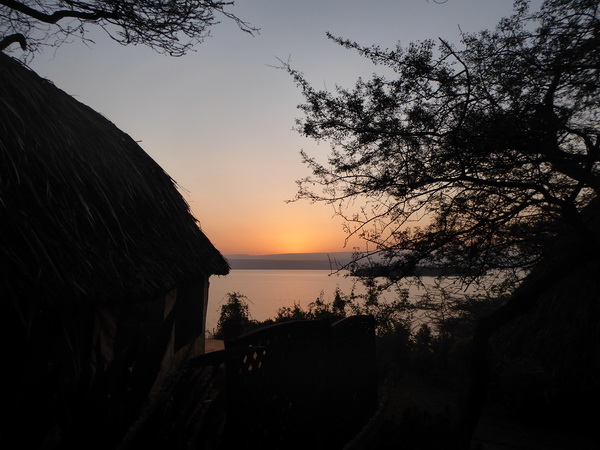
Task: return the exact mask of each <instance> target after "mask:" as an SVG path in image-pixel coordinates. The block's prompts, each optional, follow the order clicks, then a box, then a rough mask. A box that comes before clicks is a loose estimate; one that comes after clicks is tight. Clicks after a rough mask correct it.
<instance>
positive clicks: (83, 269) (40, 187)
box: [0, 54, 229, 304]
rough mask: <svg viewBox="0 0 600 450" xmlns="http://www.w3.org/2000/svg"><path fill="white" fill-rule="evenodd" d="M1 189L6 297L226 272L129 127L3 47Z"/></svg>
mask: <svg viewBox="0 0 600 450" xmlns="http://www.w3.org/2000/svg"><path fill="white" fill-rule="evenodd" d="M0 189H1V190H0V223H1V227H2V229H1V233H0V254H1V255H2V256H1V258H2V259H1V261H0V263H1V264H2V266H1V267H0V272H1V273H2V275H0V277H1V278H0V280H1V285H0V291H1V292H2V295H3V296H4V295H6V294H7V293H8V294H9V295H8V297H9V298H11V297H12V298H13V299H22V300H26V299H33V298H37V299H38V300H41V299H44V298H46V299H47V298H58V299H68V298H72V299H83V298H87V299H91V300H92V301H95V302H100V303H104V304H106V303H120V302H123V301H139V300H142V299H144V298H146V297H152V296H156V295H160V294H162V293H164V292H165V291H167V290H169V289H172V288H173V287H176V286H178V285H179V284H180V283H182V282H184V281H187V280H194V279H198V278H199V277H200V276H202V275H205V276H208V275H211V274H219V275H224V274H226V273H228V271H229V267H228V265H227V262H226V261H225V259H224V258H223V257H222V256H221V254H220V253H219V252H218V251H217V250H216V249H215V247H214V246H213V245H212V244H211V243H210V241H209V240H208V238H207V237H206V236H205V235H204V234H203V233H202V231H201V230H200V228H199V227H198V224H197V222H196V220H195V219H194V217H193V216H192V215H191V213H190V210H189V206H188V204H187V203H186V202H185V200H184V199H183V197H182V196H181V195H180V193H179V192H178V190H177V188H176V185H175V183H174V181H173V180H172V179H171V178H170V177H169V175H167V174H166V173H165V172H164V171H163V170H162V169H161V167H160V166H159V165H158V164H157V163H156V162H154V161H153V160H152V158H150V156H149V155H148V154H146V153H145V152H144V151H143V150H142V148H141V147H140V146H139V145H138V144H137V143H136V142H135V141H134V140H133V139H132V138H131V137H130V136H128V135H127V134H125V133H124V132H122V131H120V130H119V129H118V128H117V127H116V126H115V125H114V124H113V123H111V122H110V121H109V120H107V119H106V118H104V117H103V116H102V115H100V114H98V113H97V112H95V111H93V110H92V109H91V108H89V107H87V106H85V105H83V104H82V103H80V102H78V101H76V100H75V99H74V98H72V97H71V96H69V95H67V94H66V93H65V92H63V91H62V90H60V89H58V88H56V87H55V86H54V85H53V84H52V83H51V82H49V81H47V80H44V79H42V78H41V77H39V76H38V75H36V74H35V73H34V72H33V71H31V70H29V69H28V68H26V67H24V66H23V65H22V64H20V63H19V62H18V61H16V60H14V59H12V58H10V57H8V56H6V55H4V54H0Z"/></svg>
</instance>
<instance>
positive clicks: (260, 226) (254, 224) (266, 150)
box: [30, 0, 539, 254]
mask: <svg viewBox="0 0 600 450" xmlns="http://www.w3.org/2000/svg"><path fill="white" fill-rule="evenodd" d="M535 3H536V4H537V3H539V2H535ZM511 9H512V0H447V1H446V2H445V3H442V4H439V3H436V2H434V1H433V0H429V1H427V0H371V1H365V0H360V1H359V0H318V1H317V0H303V1H297V0H294V1H292V0H246V1H244V0H238V1H237V2H236V4H235V6H234V7H233V8H231V12H233V13H235V14H236V15H238V16H239V17H240V18H242V19H244V20H246V21H248V22H250V24H251V25H253V26H255V27H258V28H260V34H259V35H257V36H254V37H252V36H250V35H248V34H246V33H243V32H241V31H239V30H238V29H237V27H236V26H235V25H234V24H233V23H230V22H229V21H227V20H223V22H222V23H221V24H219V25H217V26H215V27H213V29H212V31H211V33H212V37H211V38H209V39H207V40H206V41H205V42H204V43H203V44H200V45H198V46H197V47H196V48H195V50H196V51H195V52H191V53H189V54H188V55H186V56H184V57H181V58H171V57H168V56H164V55H160V54H157V53H156V52H154V51H152V50H150V49H148V48H145V47H142V46H137V47H134V46H129V47H122V46H120V45H119V44H117V43H115V42H114V41H112V40H110V39H109V38H108V37H106V36H105V35H104V34H103V33H102V32H101V31H100V30H95V29H94V30H93V31H92V32H91V33H90V36H91V37H93V39H94V40H95V41H96V44H95V45H90V46H86V45H84V44H82V43H80V42H73V43H71V44H65V45H63V46H62V47H61V48H59V49H58V50H56V51H48V52H47V53H45V54H41V55H37V56H36V57H35V59H34V60H33V61H32V62H31V64H30V66H31V67H32V68H33V69H34V70H35V71H36V72H37V73H38V74H40V75H41V76H44V77H46V78H48V79H50V80H52V81H53V82H54V83H55V84H56V85H57V86H58V87H59V88H61V89H63V90H64V91H66V92H67V93H69V94H71V95H73V96H74V97H75V98H77V99H78V100H79V101H81V102H83V103H85V104H87V105H89V106H90V107H92V108H94V109H95V110H97V111H98V112H100V113H102V114H103V115H104V116H106V117H107V118H109V119H110V120H111V121H112V122H114V123H115V124H116V125H117V126H118V127H119V128H121V129H122V130H123V131H125V132H126V133H128V134H129V135H131V136H132V137H133V138H134V139H135V140H137V141H141V142H140V145H141V146H142V147H143V148H144V150H145V151H146V152H148V153H149V154H150V155H151V156H152V157H153V158H154V159H155V160H156V161H157V162H158V163H159V164H160V165H161V166H162V167H163V168H164V169H165V170H166V171H167V172H168V173H169V174H170V175H171V177H172V178H174V179H175V180H176V181H177V183H178V184H179V185H180V187H181V189H182V193H183V195H184V197H185V198H186V200H187V201H188V203H189V204H190V206H191V208H192V211H193V213H194V215H195V216H196V217H197V218H198V219H199V221H200V224H201V226H202V229H203V230H204V232H205V233H206V234H207V235H208V237H209V238H210V239H211V241H212V242H213V243H214V244H215V246H216V247H217V248H218V249H219V250H220V251H221V252H222V253H224V254H233V253H248V254H270V253H296V252H336V251H351V250H352V247H353V246H355V245H358V246H361V244H360V243H356V242H355V243H351V244H349V245H348V246H346V247H344V237H345V235H344V233H343V231H342V222H341V219H339V218H337V217H334V216H333V210H332V208H331V207H330V206H327V205H311V204H309V203H308V202H306V201H301V202H296V203H292V204H286V203H285V200H287V199H291V198H293V197H294V194H295V192H296V184H295V180H297V179H299V178H302V177H305V176H307V175H308V174H309V173H308V169H307V168H306V167H305V166H303V165H302V164H301V161H300V155H299V152H300V150H301V149H304V150H306V151H307V152H308V153H309V154H310V155H313V156H320V158H324V157H325V155H326V154H327V153H328V151H329V146H328V144H326V143H324V144H321V145H317V144H315V143H314V142H312V141H310V140H307V139H304V138H302V137H301V136H300V135H299V134H298V133H297V132H295V131H293V130H292V127H293V126H294V119H295V118H297V117H299V115H300V114H299V111H298V110H297V109H296V106H297V105H298V104H299V103H301V102H302V97H301V95H300V92H299V90H298V88H297V87H296V86H295V85H294V83H293V81H292V79H291V77H290V76H289V75H288V74H286V73H285V72H284V71H283V70H278V69H276V68H274V67H273V66H276V65H278V64H279V62H278V59H281V60H286V61H287V60H289V61H290V62H291V65H292V66H293V67H294V68H297V69H299V70H301V71H302V72H303V73H304V75H305V76H306V78H307V79H308V80H310V81H311V82H312V83H313V84H314V85H315V86H317V87H326V88H330V89H331V88H333V86H334V85H335V84H341V85H344V86H351V85H352V84H353V83H354V81H355V80H356V78H357V77H358V76H363V77H365V76H369V75H370V74H371V73H372V72H374V71H376V70H377V69H376V68H373V67H372V66H371V65H369V64H368V62H367V61H366V60H364V59H363V58H361V57H360V56H358V55H357V54H355V53H353V52H351V51H348V50H345V49H343V48H341V47H339V46H337V45H336V44H334V43H333V42H332V41H330V40H328V39H327V38H326V36H325V33H326V32H327V31H329V32H331V33H332V34H334V35H336V36H340V37H344V38H349V39H351V40H354V41H357V42H359V43H361V44H365V45H368V44H379V45H381V46H382V47H392V46H394V45H395V44H396V43H397V42H398V41H400V42H401V43H402V44H408V43H409V42H410V41H413V40H422V39H426V38H437V37H445V38H447V39H449V40H451V41H455V42H456V41H457V40H458V34H459V25H460V27H461V29H462V30H463V31H477V30H480V29H484V28H489V27H492V26H494V25H495V24H496V22H497V21H498V19H499V18H500V17H502V16H506V15H509V13H510V11H511ZM90 30H92V29H91V28H90Z"/></svg>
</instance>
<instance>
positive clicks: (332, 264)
mask: <svg viewBox="0 0 600 450" xmlns="http://www.w3.org/2000/svg"><path fill="white" fill-rule="evenodd" d="M225 259H227V262H228V263H229V266H230V267H231V269H234V270H331V271H335V270H338V269H340V268H342V267H343V266H344V265H346V264H348V263H349V262H350V261H351V260H352V253H350V252H339V253H283V254H279V255H225Z"/></svg>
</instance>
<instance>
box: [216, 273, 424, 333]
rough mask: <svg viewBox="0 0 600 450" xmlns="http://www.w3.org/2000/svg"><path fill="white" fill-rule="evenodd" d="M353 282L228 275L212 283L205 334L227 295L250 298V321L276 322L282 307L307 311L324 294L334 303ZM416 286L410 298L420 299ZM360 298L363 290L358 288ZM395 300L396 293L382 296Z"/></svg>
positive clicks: (323, 276)
mask: <svg viewBox="0 0 600 450" xmlns="http://www.w3.org/2000/svg"><path fill="white" fill-rule="evenodd" d="M353 284H354V279H353V278H351V277H344V276H340V275H330V271H329V270H232V271H231V272H230V274H229V275H227V276H223V277H219V276H213V277H211V279H210V291H209V301H208V311H207V317H206V330H207V331H209V332H212V331H213V330H214V329H215V328H216V326H217V321H218V320H219V311H220V308H221V305H223V304H224V303H225V302H226V301H227V293H228V292H239V293H241V294H243V295H245V296H246V297H247V300H248V303H249V310H250V316H251V318H253V319H255V320H265V319H269V318H273V317H275V316H276V314H277V310H278V309H279V308H281V307H283V306H293V305H294V303H298V304H300V305H301V306H303V307H306V306H307V305H308V304H309V303H311V302H314V301H315V300H316V299H317V298H318V297H319V295H320V293H321V291H323V293H324V299H325V300H329V301H331V300H333V296H334V293H335V289H336V287H337V286H339V287H340V289H341V291H342V292H343V293H344V294H349V293H350V291H351V290H352V286H353ZM419 291H420V290H419V289H418V288H417V287H416V286H415V287H412V288H411V289H410V290H409V296H410V298H414V297H415V296H418V295H419V293H421V294H422V292H419ZM355 292H356V293H357V294H361V293H364V288H363V287H362V286H361V285H357V288H356V290H355ZM383 297H384V298H387V297H389V298H393V297H394V294H393V293H391V292H390V293H388V294H385V293H384V295H383Z"/></svg>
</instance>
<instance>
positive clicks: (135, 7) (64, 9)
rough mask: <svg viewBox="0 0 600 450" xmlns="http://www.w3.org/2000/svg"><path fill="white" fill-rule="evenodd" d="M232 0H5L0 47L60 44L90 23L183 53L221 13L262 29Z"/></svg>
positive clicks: (81, 34)
mask: <svg viewBox="0 0 600 450" xmlns="http://www.w3.org/2000/svg"><path fill="white" fill-rule="evenodd" d="M233 3H234V2H232V1H203V0H172V1H155V0H135V1H133V0H126V1H121V0H88V1H71V0H22V1H15V0H2V1H0V34H1V36H0V39H1V40H0V50H4V49H6V48H7V47H8V46H9V45H11V44H13V43H19V44H20V45H21V48H22V49H23V50H26V49H27V50H29V51H32V52H34V51H36V50H38V49H39V48H40V46H43V45H49V46H58V45H60V44H62V43H63V42H65V41H67V40H68V39H70V38H79V39H83V40H88V39H87V38H86V30H87V29H88V27H89V25H92V24H95V25H97V26H99V27H101V28H102V29H103V30H104V31H105V32H106V33H107V34H108V35H109V36H110V37H111V38H112V39H114V40H115V41H117V42H118V43H120V44H123V45H127V44H144V45H147V46H149V47H151V48H152V49H154V50H157V51H159V52H161V53H167V54H169V55H171V56H181V55H184V54H185V53H186V52H187V51H189V50H190V49H191V48H192V47H193V46H194V45H195V44H197V43H200V42H202V41H203V39H204V38H206V37H207V36H209V33H210V31H209V29H210V27H211V26H213V25H215V24H217V23H218V22H219V19H218V18H219V16H221V17H224V18H226V19H230V20H233V21H234V22H236V23H237V25H238V26H239V28H240V29H241V30H243V31H246V32H249V33H254V32H256V31H257V30H256V29H255V28H253V27H251V26H250V25H249V24H247V23H246V22H244V21H242V20H241V19H239V18H238V17H237V16H236V15H234V14H233V13H231V12H230V11H229V10H228V8H229V7H230V6H232V5H233Z"/></svg>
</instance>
